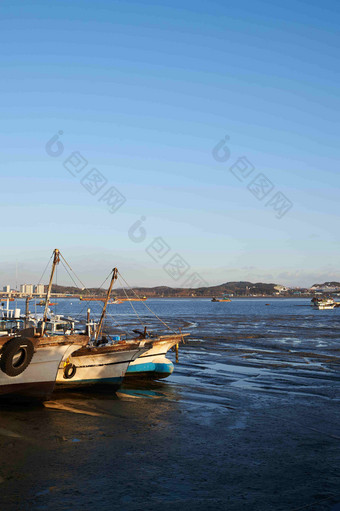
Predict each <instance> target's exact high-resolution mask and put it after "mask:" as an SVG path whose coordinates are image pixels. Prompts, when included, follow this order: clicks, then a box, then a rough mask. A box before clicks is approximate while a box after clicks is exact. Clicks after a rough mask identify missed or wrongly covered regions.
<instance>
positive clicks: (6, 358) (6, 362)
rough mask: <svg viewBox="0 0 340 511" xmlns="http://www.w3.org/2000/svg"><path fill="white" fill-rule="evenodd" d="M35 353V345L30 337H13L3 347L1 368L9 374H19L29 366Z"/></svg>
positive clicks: (0, 361)
mask: <svg viewBox="0 0 340 511" xmlns="http://www.w3.org/2000/svg"><path fill="white" fill-rule="evenodd" d="M33 354H34V346H33V343H32V342H31V341H30V340H29V339H25V338H24V337H23V338H15V339H11V340H10V341H8V342H7V343H6V344H5V345H4V347H3V348H2V351H1V360H0V369H1V370H2V371H3V372H4V373H5V374H7V375H8V376H18V375H19V374H21V373H23V372H24V371H25V369H26V368H27V367H28V366H29V364H30V362H31V360H32V357H33Z"/></svg>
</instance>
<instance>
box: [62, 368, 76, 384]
mask: <svg viewBox="0 0 340 511" xmlns="http://www.w3.org/2000/svg"><path fill="white" fill-rule="evenodd" d="M76 371H77V368H76V366H75V365H74V364H67V365H66V366H65V367H64V378H65V379H66V380H70V379H71V378H73V376H74V375H75V374H76Z"/></svg>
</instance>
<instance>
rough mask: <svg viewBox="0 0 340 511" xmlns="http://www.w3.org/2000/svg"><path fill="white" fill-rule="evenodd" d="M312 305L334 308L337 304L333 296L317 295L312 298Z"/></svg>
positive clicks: (321, 307)
mask: <svg viewBox="0 0 340 511" xmlns="http://www.w3.org/2000/svg"><path fill="white" fill-rule="evenodd" d="M311 305H312V307H313V309H318V310H327V309H334V307H336V306H337V304H336V302H335V301H334V300H333V298H317V297H314V298H312V300H311Z"/></svg>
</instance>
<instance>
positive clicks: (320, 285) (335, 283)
mask: <svg viewBox="0 0 340 511" xmlns="http://www.w3.org/2000/svg"><path fill="white" fill-rule="evenodd" d="M312 287H340V282H324V283H323V284H313V285H312Z"/></svg>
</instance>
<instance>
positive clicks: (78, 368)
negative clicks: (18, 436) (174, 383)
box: [57, 268, 189, 390]
mask: <svg viewBox="0 0 340 511" xmlns="http://www.w3.org/2000/svg"><path fill="white" fill-rule="evenodd" d="M117 276H118V270H117V268H114V269H113V271H112V278H111V283H110V286H109V289H108V292H107V296H106V299H105V303H104V306H103V311H102V314H101V318H100V321H99V324H98V326H97V325H95V324H93V323H91V322H90V317H89V312H88V318H87V329H88V335H89V336H90V337H91V336H92V334H94V337H93V340H92V341H91V342H90V343H89V345H88V346H85V347H83V348H81V349H79V350H77V351H75V352H74V353H73V354H72V355H71V356H70V357H67V358H65V359H64V360H63V362H62V363H61V364H60V367H59V370H58V376H57V383H58V384H59V385H63V386H79V387H81V386H92V385H97V386H98V385H110V386H111V387H112V388H113V389H114V390H117V389H118V388H119V387H120V385H121V384H122V382H123V379H124V377H127V378H131V377H141V376H142V377H145V376H148V377H151V378H161V377H163V378H164V377H166V376H168V375H169V374H171V373H172V371H173V368H174V366H173V364H172V362H171V361H170V360H169V359H167V358H165V355H166V353H167V351H168V350H169V349H170V348H171V347H172V346H174V345H175V344H178V343H179V342H180V341H181V339H182V338H183V336H186V335H189V334H171V335H160V336H151V334H148V333H147V330H146V328H145V329H144V331H143V332H140V331H136V330H135V331H134V334H137V335H135V336H132V338H129V339H124V340H123V339H121V337H120V336H118V335H116V336H109V335H102V337H101V338H100V336H101V332H102V328H103V321H104V317H105V314H106V307H107V304H108V303H109V299H110V294H111V291H112V287H113V284H114V282H115V280H116V279H117ZM134 301H136V300H134Z"/></svg>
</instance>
